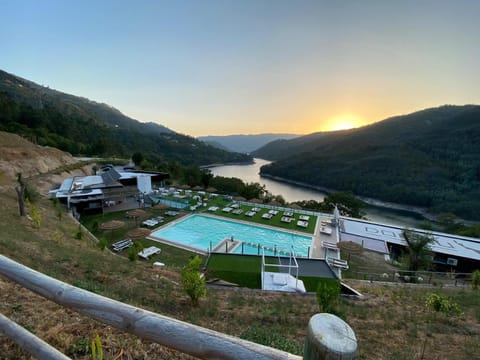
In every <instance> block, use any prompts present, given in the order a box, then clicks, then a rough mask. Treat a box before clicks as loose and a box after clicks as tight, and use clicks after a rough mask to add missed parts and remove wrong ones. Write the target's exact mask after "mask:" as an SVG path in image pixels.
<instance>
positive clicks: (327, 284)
mask: <svg viewBox="0 0 480 360" xmlns="http://www.w3.org/2000/svg"><path fill="white" fill-rule="evenodd" d="M340 290H341V285H340V282H339V281H338V280H335V279H320V281H319V282H318V286H317V302H318V307H319V309H320V312H326V313H334V312H335V309H336V305H337V302H338V299H339V297H340Z"/></svg>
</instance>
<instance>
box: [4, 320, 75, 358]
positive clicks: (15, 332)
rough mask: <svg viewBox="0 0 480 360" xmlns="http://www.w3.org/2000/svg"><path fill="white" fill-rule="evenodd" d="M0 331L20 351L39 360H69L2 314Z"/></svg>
mask: <svg viewBox="0 0 480 360" xmlns="http://www.w3.org/2000/svg"><path fill="white" fill-rule="evenodd" d="M0 330H2V331H3V332H4V333H5V334H6V335H7V336H8V337H9V338H11V339H13V340H14V341H15V342H16V343H17V344H18V345H19V346H20V347H21V348H22V349H24V350H26V351H27V352H28V353H29V354H31V355H34V356H35V357H36V358H37V359H39V360H71V359H70V358H69V357H67V356H65V355H63V354H62V353H61V352H60V351H58V350H57V349H55V348H54V347H52V346H50V345H49V344H47V343H46V342H45V341H43V340H42V339H39V338H38V337H36V336H35V335H33V334H32V333H31V332H30V331H28V330H26V329H24V328H23V327H21V326H20V325H17V324H16V323H15V322H13V321H12V320H10V319H9V318H7V317H6V316H4V315H2V314H0Z"/></svg>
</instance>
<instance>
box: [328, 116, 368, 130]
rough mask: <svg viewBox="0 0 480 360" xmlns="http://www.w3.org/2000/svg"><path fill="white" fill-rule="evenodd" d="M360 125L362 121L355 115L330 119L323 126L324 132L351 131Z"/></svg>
mask: <svg viewBox="0 0 480 360" xmlns="http://www.w3.org/2000/svg"><path fill="white" fill-rule="evenodd" d="M361 123H362V119H360V118H359V117H358V116H355V115H350V114H348V115H339V116H335V117H333V118H331V119H330V120H328V121H327V122H326V124H325V130H327V131H338V130H348V129H353V128H356V127H358V126H360V124H361Z"/></svg>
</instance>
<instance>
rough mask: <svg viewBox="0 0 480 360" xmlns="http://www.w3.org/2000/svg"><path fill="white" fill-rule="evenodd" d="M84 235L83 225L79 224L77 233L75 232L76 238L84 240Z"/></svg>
mask: <svg viewBox="0 0 480 360" xmlns="http://www.w3.org/2000/svg"><path fill="white" fill-rule="evenodd" d="M82 237H83V230H82V225H80V224H78V229H77V233H76V234H75V239H78V240H82Z"/></svg>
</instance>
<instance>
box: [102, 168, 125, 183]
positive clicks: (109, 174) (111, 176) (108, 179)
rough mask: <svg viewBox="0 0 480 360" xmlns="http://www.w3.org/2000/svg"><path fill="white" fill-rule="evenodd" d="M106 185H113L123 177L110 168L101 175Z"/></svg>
mask: <svg viewBox="0 0 480 360" xmlns="http://www.w3.org/2000/svg"><path fill="white" fill-rule="evenodd" d="M100 176H101V177H102V180H103V183H104V184H105V185H111V184H113V183H115V182H117V180H118V179H120V177H121V175H120V174H119V173H118V171H117V170H115V169H114V168H110V169H108V170H107V171H104V172H102V173H101V174H100Z"/></svg>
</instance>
